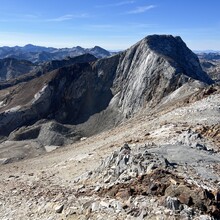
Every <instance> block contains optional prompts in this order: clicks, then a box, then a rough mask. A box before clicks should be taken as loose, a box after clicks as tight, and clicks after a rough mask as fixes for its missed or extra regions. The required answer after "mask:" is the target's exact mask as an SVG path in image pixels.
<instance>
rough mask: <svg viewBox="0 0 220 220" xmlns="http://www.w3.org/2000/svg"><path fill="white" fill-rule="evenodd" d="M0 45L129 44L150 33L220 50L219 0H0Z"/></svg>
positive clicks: (111, 46)
mask: <svg viewBox="0 0 220 220" xmlns="http://www.w3.org/2000/svg"><path fill="white" fill-rule="evenodd" d="M0 8H1V10H0V46H5V45H7V46H14V45H19V46H23V45H25V44H28V43H31V44H35V45H41V46H53V47H73V46H77V45H80V46H82V47H93V46H95V45H99V46H101V47H103V48H106V49H109V50H119V49H126V48H128V47H130V46H131V45H132V44H134V43H136V42H137V41H138V40H140V39H142V38H143V37H145V36H147V35H149V34H173V35H180V36H181V37H182V39H183V40H184V41H185V42H186V43H187V45H188V46H189V47H190V48H191V49H193V50H206V49H213V50H220V16H219V11H220V0H102V1H101V0H0Z"/></svg>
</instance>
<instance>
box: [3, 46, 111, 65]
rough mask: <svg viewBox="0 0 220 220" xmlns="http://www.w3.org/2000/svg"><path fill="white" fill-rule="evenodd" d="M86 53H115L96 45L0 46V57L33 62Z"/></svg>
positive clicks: (103, 54) (102, 55) (101, 54)
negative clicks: (60, 46) (85, 46)
mask: <svg viewBox="0 0 220 220" xmlns="http://www.w3.org/2000/svg"><path fill="white" fill-rule="evenodd" d="M86 53H89V54H92V55H94V56H95V57H97V58H104V57H108V56H111V55H112V54H114V52H109V51H107V50H105V49H103V48H101V47H99V46H95V47H93V48H82V47H80V46H77V47H72V48H60V49H58V48H53V47H41V46H35V45H32V44H27V45H25V46H24V47H19V46H15V47H7V46H4V47H0V59H4V58H15V59H18V60H28V61H31V62H32V63H39V62H45V61H51V60H62V59H65V58H66V57H68V56H69V57H75V56H79V55H83V54H86Z"/></svg>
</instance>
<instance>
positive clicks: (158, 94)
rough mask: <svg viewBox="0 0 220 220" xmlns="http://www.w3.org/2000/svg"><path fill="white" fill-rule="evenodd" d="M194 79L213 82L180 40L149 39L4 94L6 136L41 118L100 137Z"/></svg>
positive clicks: (1, 123)
mask: <svg viewBox="0 0 220 220" xmlns="http://www.w3.org/2000/svg"><path fill="white" fill-rule="evenodd" d="M193 80H199V81H201V82H203V83H206V84H211V83H212V80H211V79H210V78H209V77H208V75H207V74H206V73H205V72H203V71H202V69H201V67H200V63H199V60H198V58H197V57H196V55H195V54H193V53H192V52H191V51H190V50H189V49H188V48H187V47H186V45H185V43H184V42H183V41H182V40H181V38H180V37H173V36H170V35H168V36H167V35H162V36H158V35H152V36H148V37H146V38H144V39H143V40H141V41H140V42H138V43H137V44H135V45H134V46H132V47H131V48H129V49H128V50H126V51H124V52H122V53H119V54H117V55H115V56H112V57H109V58H104V59H100V60H97V61H96V62H93V63H81V64H76V65H73V66H69V67H65V68H60V69H58V70H55V71H52V72H50V73H47V74H46V75H44V76H42V77H39V78H37V79H34V80H32V81H29V82H27V83H26V84H21V85H19V84H18V85H16V86H15V87H12V88H8V89H7V90H6V91H4V90H2V91H1V93H0V102H1V103H2V107H1V108H0V128H1V131H4V133H3V132H2V133H1V135H8V134H9V133H10V132H11V131H13V130H14V129H16V128H18V127H21V126H23V125H31V124H33V123H35V122H36V121H38V120H40V119H42V118H46V119H48V120H51V119H55V120H56V121H58V122H60V123H68V124H74V125H78V124H81V123H85V126H81V125H79V127H80V126H81V127H80V128H81V129H82V132H83V131H84V130H87V132H86V133H87V134H91V133H95V132H98V131H100V128H101V129H102V130H103V129H105V128H109V127H111V126H114V125H115V123H118V122H120V121H121V120H122V119H123V118H127V117H130V116H131V115H133V114H135V113H136V112H138V111H139V110H141V109H143V108H146V107H147V106H148V107H149V106H151V107H152V106H155V105H157V104H158V103H159V102H160V101H161V100H162V99H163V97H165V96H167V95H168V94H170V93H171V92H173V91H175V90H176V89H178V88H179V87H181V86H182V85H183V84H185V83H187V82H188V81H193ZM12 91H13V94H12V95H8V94H9V93H10V92H12ZM30 91H31V92H30ZM6 94H7V95H6ZM106 118H108V121H106V123H104V124H103V120H105V119H106ZM9 121H10V126H8V124H9ZM86 123H87V125H86ZM89 127H90V130H91V131H92V132H91V131H88V130H89ZM95 127H99V129H98V130H96V129H95Z"/></svg>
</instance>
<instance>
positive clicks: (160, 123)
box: [0, 90, 220, 220]
mask: <svg viewBox="0 0 220 220" xmlns="http://www.w3.org/2000/svg"><path fill="white" fill-rule="evenodd" d="M208 91H209V92H208ZM206 93H207V94H205V92H204V94H203V95H202V94H197V96H191V98H190V99H189V100H186V101H185V102H184V103H179V102H176V104H175V105H173V106H171V105H170V104H169V106H166V102H167V100H164V101H163V102H162V104H161V105H160V106H158V107H157V108H155V109H154V111H150V110H149V111H147V110H146V111H143V112H142V113H140V114H139V115H137V116H135V117H134V118H132V119H130V120H128V121H126V122H125V123H122V124H121V125H120V126H118V127H117V128H115V129H112V130H109V131H105V132H103V133H100V134H98V135H95V136H92V137H90V138H86V137H85V138H82V139H81V141H79V142H77V143H75V144H72V145H69V146H66V147H62V148H59V149H56V150H54V151H51V152H49V153H47V154H45V155H43V156H40V157H35V158H31V159H26V160H21V161H18V162H14V163H8V162H10V161H4V160H2V161H1V163H2V165H1V166H0V219H2V220H6V219H7V220H10V219H22V220H25V219H34V220H37V219H39V220H42V219H45V220H46V219H47V220H48V219H50V220H52V219H54V220H61V219H201V220H209V219H220V152H219V150H220V148H219V147H220V145H219V143H220V132H219V131H220V126H219V124H220V93H219V92H218V90H215V91H214V92H213V91H212V92H210V90H207V91H206ZM209 93H211V94H209ZM199 95H201V97H199ZM168 98H169V97H168ZM172 98H175V97H172ZM173 100H175V99H173ZM103 123H104V122H103Z"/></svg>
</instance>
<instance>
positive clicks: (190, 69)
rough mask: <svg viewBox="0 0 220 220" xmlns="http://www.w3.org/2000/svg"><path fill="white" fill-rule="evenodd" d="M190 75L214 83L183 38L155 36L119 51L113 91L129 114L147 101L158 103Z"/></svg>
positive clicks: (153, 103) (123, 110)
mask: <svg viewBox="0 0 220 220" xmlns="http://www.w3.org/2000/svg"><path fill="white" fill-rule="evenodd" d="M190 78H192V79H196V80H200V81H202V82H204V83H207V84H211V83H212V80H211V79H210V78H209V77H208V75H207V74H206V73H205V72H203V71H202V69H201V66H200V63H199V60H198V58H197V57H196V55H195V54H193V53H192V52H191V51H190V50H189V49H188V48H187V46H186V45H185V43H184V42H183V41H182V40H181V38H180V37H173V36H170V35H165V36H164V35H162V36H159V35H152V36H148V37H146V38H144V39H143V40H141V41H140V42H138V43H137V44H135V45H134V46H133V47H131V48H130V49H128V50H127V51H125V52H123V53H122V54H120V61H119V64H118V67H117V72H116V77H115V80H114V90H115V93H119V96H118V105H119V107H120V108H121V111H122V112H123V113H125V114H126V115H130V114H132V113H134V112H136V111H138V110H139V109H140V108H141V107H144V105H145V104H146V103H147V102H148V103H149V102H150V103H151V104H152V105H155V104H157V103H158V102H159V101H160V100H161V99H162V98H163V97H164V96H166V95H167V94H169V93H170V92H172V91H174V90H175V89H177V88H179V87H180V86H181V85H183V84H184V83H186V82H187V81H188V80H189V79H190Z"/></svg>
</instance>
